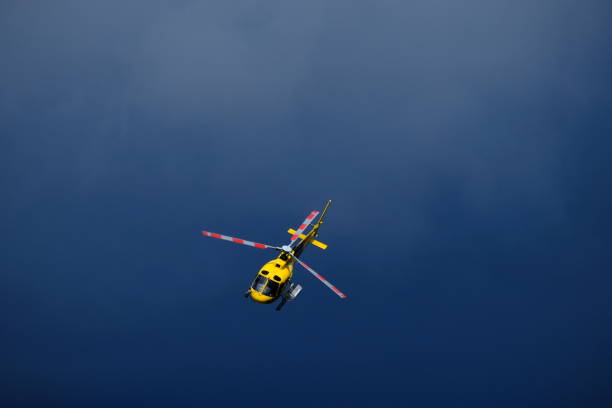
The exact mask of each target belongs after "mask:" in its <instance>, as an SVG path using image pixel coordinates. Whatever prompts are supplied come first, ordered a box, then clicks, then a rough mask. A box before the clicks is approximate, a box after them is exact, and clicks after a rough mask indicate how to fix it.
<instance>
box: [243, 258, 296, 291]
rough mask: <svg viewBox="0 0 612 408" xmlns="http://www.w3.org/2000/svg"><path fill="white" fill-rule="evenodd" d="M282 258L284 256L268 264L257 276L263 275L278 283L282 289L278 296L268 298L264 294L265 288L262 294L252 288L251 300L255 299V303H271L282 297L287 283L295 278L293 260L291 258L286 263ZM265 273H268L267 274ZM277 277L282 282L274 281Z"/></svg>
mask: <svg viewBox="0 0 612 408" xmlns="http://www.w3.org/2000/svg"><path fill="white" fill-rule="evenodd" d="M281 256H283V254H281V255H279V257H278V258H276V259H273V260H271V261H270V262H268V263H266V264H265V265H264V266H263V267H262V268H261V269H260V270H259V273H258V274H257V276H260V275H261V276H263V277H265V278H268V279H271V280H273V281H274V282H276V283H278V284H279V285H280V287H281V289H280V290H279V291H278V293H277V295H276V296H266V295H264V294H263V293H262V292H263V291H264V290H265V286H264V287H263V288H262V290H261V291H260V292H256V291H255V289H254V288H253V287H251V299H253V300H254V301H255V302H258V303H271V302H273V301H274V300H276V299H277V298H278V297H279V296H280V293H281V291H282V289H283V287H284V285H285V283H286V282H287V281H288V280H289V279H291V277H292V276H293V262H294V261H293V259H292V258H289V260H287V261H284V260H283V259H281ZM285 256H286V255H285ZM265 272H268V273H267V274H266V273H265ZM257 276H255V279H256V278H257ZM275 276H278V277H279V278H280V281H279V280H276V279H274V277H275ZM266 285H267V283H266Z"/></svg>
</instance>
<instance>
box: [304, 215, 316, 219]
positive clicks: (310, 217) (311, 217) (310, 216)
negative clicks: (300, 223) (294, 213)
mask: <svg viewBox="0 0 612 408" xmlns="http://www.w3.org/2000/svg"><path fill="white" fill-rule="evenodd" d="M315 215H316V214H315V213H310V215H309V216H308V217H306V219H307V220H312V219H313V218H314V217H315Z"/></svg>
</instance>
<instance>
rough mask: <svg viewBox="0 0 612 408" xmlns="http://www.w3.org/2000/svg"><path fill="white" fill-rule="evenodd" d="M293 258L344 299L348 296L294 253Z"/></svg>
mask: <svg viewBox="0 0 612 408" xmlns="http://www.w3.org/2000/svg"><path fill="white" fill-rule="evenodd" d="M290 255H291V256H292V257H293V259H295V260H296V261H297V262H298V263H299V264H300V265H302V266H303V267H304V268H305V269H306V270H307V271H308V272H310V273H312V274H313V275H314V276H315V278H317V279H318V280H320V281H321V282H323V284H324V285H325V286H327V287H328V288H330V289H331V290H333V291H334V293H335V294H336V295H338V296H340V297H341V298H342V299H345V298H346V295H345V294H344V293H342V292H340V291H339V290H338V288H336V287H335V286H334V285H332V284H331V283H330V282H328V281H327V279H325V278H324V277H323V276H321V275H319V274H318V273H316V272H315V271H314V269H312V268H311V267H310V266H308V265H306V264H305V263H304V262H302V261H300V260H299V258H298V257H297V256H295V255H293V254H290Z"/></svg>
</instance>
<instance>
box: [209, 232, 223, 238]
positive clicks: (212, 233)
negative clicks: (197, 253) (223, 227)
mask: <svg viewBox="0 0 612 408" xmlns="http://www.w3.org/2000/svg"><path fill="white" fill-rule="evenodd" d="M210 236H211V237H213V238H219V239H221V235H219V234H215V233H214V232H211V233H210Z"/></svg>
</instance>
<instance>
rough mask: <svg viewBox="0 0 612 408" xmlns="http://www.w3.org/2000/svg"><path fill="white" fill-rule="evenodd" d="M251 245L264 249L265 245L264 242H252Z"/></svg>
mask: <svg viewBox="0 0 612 408" xmlns="http://www.w3.org/2000/svg"><path fill="white" fill-rule="evenodd" d="M253 245H254V246H255V247H257V248H261V249H266V246H265V245H264V244H258V243H257V242H253Z"/></svg>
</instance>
